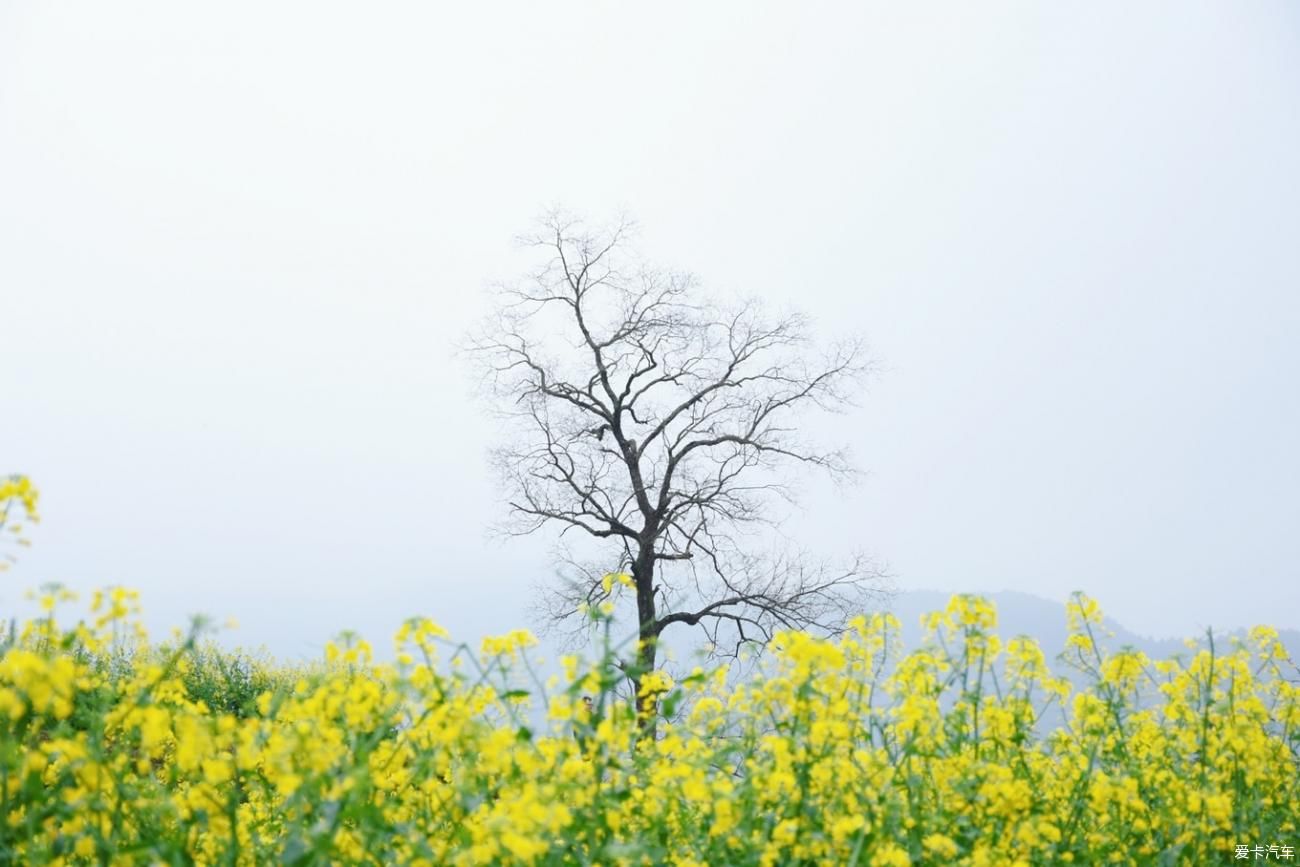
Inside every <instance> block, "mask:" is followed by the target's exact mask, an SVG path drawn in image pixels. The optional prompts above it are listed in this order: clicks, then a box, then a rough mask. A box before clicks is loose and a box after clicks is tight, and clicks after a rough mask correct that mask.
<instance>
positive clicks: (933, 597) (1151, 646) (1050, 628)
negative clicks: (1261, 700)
mask: <svg viewBox="0 0 1300 867" xmlns="http://www.w3.org/2000/svg"><path fill="white" fill-rule="evenodd" d="M952 595H953V594H951V593H947V592H940V591H937V590H912V591H906V592H902V593H899V594H898V596H897V597H895V598H894V599H893V601H892V602H891V603H890V604H889V605H888V606H886V607H887V608H888V609H889V610H890V611H892V612H893V614H894V616H896V617H897V618H898V620H899V622H900V623H901V624H902V628H903V642H904V644H903V646H904V647H905V648H907V649H911V648H915V647H917V646H919V644H920V643H921V625H920V619H921V615H922V614H925V613H927V612H930V611H936V610H938V611H941V610H943V609H944V608H945V607H946V606H947V605H948V600H949V599H950V598H951V597H952ZM974 595H977V596H982V597H984V598H986V599H988V600H989V601H991V602H992V603H993V604H994V605H995V606H996V607H997V612H998V625H997V629H996V632H997V634H998V635H999V636H1000V637H1001V638H1002V639H1003V640H1006V639H1009V638H1014V637H1015V636H1017V635H1028V636H1030V637H1032V638H1036V639H1038V643H1039V645H1040V646H1041V647H1042V648H1043V653H1044V654H1046V655H1047V658H1048V659H1049V660H1050V659H1052V658H1053V657H1055V656H1056V655H1057V654H1058V653H1060V652H1061V651H1062V650H1064V649H1065V640H1066V638H1067V637H1068V636H1069V629H1068V628H1067V620H1066V613H1065V605H1064V604H1063V603H1060V602H1053V601H1052V600H1050V599H1044V598H1042V597H1041V596H1035V595H1033V594H1032V593H1021V592H1018V591H1012V590H1004V591H1000V592H997V593H977V594H974ZM1102 610H1103V611H1104V610H1105V606H1104V605H1103V607H1102ZM1105 628H1106V630H1107V631H1109V632H1110V633H1111V635H1110V636H1103V635H1098V639H1099V641H1100V643H1101V644H1102V646H1103V647H1105V648H1107V649H1109V650H1112V651H1114V650H1118V649H1120V648H1122V647H1133V648H1135V649H1138V650H1141V651H1143V652H1144V653H1146V654H1147V656H1150V657H1152V658H1153V659H1163V658H1166V657H1169V656H1172V655H1173V654H1175V653H1184V654H1185V653H1186V652H1187V646H1186V644H1184V643H1183V642H1184V638H1204V637H1205V636H1204V634H1200V635H1187V636H1180V637H1177V638H1150V637H1147V636H1144V635H1139V634H1138V633H1136V632H1133V631H1131V630H1129V629H1126V628H1125V627H1124V626H1123V625H1122V624H1120V623H1118V622H1117V621H1115V620H1114V619H1112V618H1110V617H1107V618H1106V621H1105ZM1247 632H1248V630H1246V629H1233V630H1223V631H1222V632H1221V631H1219V630H1218V629H1216V630H1215V631H1214V637H1215V644H1216V646H1218V645H1219V641H1220V640H1222V641H1223V644H1222V645H1221V646H1223V647H1224V648H1225V649H1227V648H1228V647H1230V646H1231V640H1232V639H1233V638H1245V637H1246V634H1247ZM1278 637H1279V638H1281V640H1282V644H1283V645H1284V646H1285V647H1286V648H1287V650H1289V651H1290V653H1291V658H1292V659H1296V660H1300V631H1297V630H1294V629H1279V630H1278Z"/></svg>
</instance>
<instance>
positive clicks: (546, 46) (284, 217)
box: [0, 0, 1300, 656]
mask: <svg viewBox="0 0 1300 867" xmlns="http://www.w3.org/2000/svg"><path fill="white" fill-rule="evenodd" d="M1298 48H1300V8H1298V7H1296V6H1295V5H1294V4H1288V3H1275V4H1270V3H1235V4H1224V3H1181V2H1180V3H1172V2H1171V3H1164V4H1161V3H1151V4H1137V5H1135V4H1128V3H1100V4H1086V5H1074V6H1070V7H1066V6H1062V5H1055V4H1053V5H1046V4H1042V5H1037V4H1009V3H998V4H979V5H978V6H972V5H964V4H951V5H948V4H891V5H889V6H883V5H882V6H872V7H860V5H859V4H842V5H840V4H821V3H805V4H781V5H778V4H754V3H735V4H725V5H724V4H717V5H715V4H663V3H659V4H653V5H643V6H638V7H636V8H633V7H632V6H631V5H630V4H613V3H575V4H550V3H548V4H533V3H520V4H509V5H506V4H491V3H482V4H479V3H475V4H455V5H451V4H446V5H443V4H396V3H394V4H352V5H349V6H343V5H332V4H323V3H310V4H309V3H283V4H265V3H238V2H223V3H220V4H210V5H207V6H205V7H203V8H199V7H196V6H192V5H190V4H171V3H161V2H160V3H149V4H133V3H125V2H124V3H114V4H102V3H67V4H41V3H35V2H30V3H15V2H3V0H0V473H8V472H22V473H26V474H28V475H30V476H31V477H32V479H33V481H34V482H35V483H36V484H37V485H38V486H39V487H40V488H41V490H42V493H43V500H42V505H43V509H42V511H43V517H44V521H43V523H42V524H41V525H40V526H39V527H38V528H35V529H34V530H33V531H32V532H31V533H30V534H29V535H30V537H31V538H32V540H33V541H34V547H33V548H32V549H30V550H26V551H23V550H19V551H18V552H17V553H18V554H19V556H20V558H21V559H20V561H19V563H18V564H17V566H16V567H15V568H13V569H11V570H10V571H9V572H7V573H3V574H0V613H4V614H5V615H6V616H8V614H9V613H11V612H13V611H15V610H17V608H18V607H20V605H21V595H22V592H23V591H24V590H26V589H28V588H30V587H34V586H36V585H37V584H39V583H41V582H44V581H48V580H57V581H61V582H63V583H64V584H66V585H68V586H70V587H72V588H75V589H79V590H82V591H88V590H90V589H92V588H95V587H99V586H104V585H106V584H110V583H123V584H127V585H129V586H132V587H135V588H138V589H140V590H141V591H142V592H143V594H144V603H145V608H146V612H147V614H148V619H149V622H150V624H151V626H153V627H154V628H156V629H159V630H162V629H164V628H165V627H167V626H170V625H174V624H179V623H182V622H183V618H184V617H185V615H186V614H188V613H190V612H196V611H204V612H208V613H210V614H212V615H214V616H216V617H217V618H218V619H222V618H225V617H228V616H229V617H234V618H236V619H237V620H238V621H239V622H240V624H241V626H240V628H239V629H238V630H237V631H236V632H234V633H232V634H231V636H230V637H229V638H228V639H227V640H229V641H231V642H239V643H245V644H250V645H257V644H265V645H266V646H267V647H268V648H270V649H271V650H272V651H274V652H276V653H279V654H283V655H287V656H299V655H315V654H317V653H319V651H320V649H321V647H322V645H323V643H324V642H325V641H326V640H327V639H328V638H329V637H330V636H332V635H333V634H335V633H336V632H337V631H338V630H340V629H343V628H352V629H356V630H359V631H360V632H362V633H363V634H365V635H367V636H368V637H370V638H372V640H374V641H375V643H376V645H377V646H386V645H387V639H388V637H389V635H390V634H391V632H392V631H393V629H394V628H395V627H396V626H397V624H398V623H399V622H400V621H401V620H402V619H403V618H404V617H406V616H408V615H412V614H416V613H426V614H429V615H431V616H433V617H434V618H435V619H437V620H439V621H440V622H442V623H444V624H445V625H446V626H448V627H449V628H451V629H452V630H453V632H454V633H455V634H456V635H458V636H461V637H466V638H477V637H479V636H481V635H482V634H485V633H490V632H501V631H505V630H507V629H510V628H513V627H516V626H520V625H527V624H528V621H527V618H526V611H527V608H528V605H529V602H530V600H531V593H530V587H531V586H532V585H533V584H534V583H535V582H537V581H539V580H542V581H544V580H546V579H547V578H548V576H550V575H551V574H552V566H551V563H550V562H549V560H548V557H547V551H548V550H549V542H548V538H545V537H539V538H535V539H529V540H524V541H516V542H513V543H510V544H506V545H502V544H499V543H495V542H492V541H490V540H489V539H488V538H487V537H486V536H485V529H486V527H487V526H488V524H489V523H491V522H492V521H493V520H495V519H497V518H499V517H501V516H502V514H503V511H502V510H503V509H504V505H503V504H502V503H501V502H500V500H499V497H498V492H497V490H496V489H495V488H494V485H493V480H492V477H491V476H490V474H489V471H488V466H487V461H486V448H487V445H488V444H489V443H490V442H491V441H492V439H493V438H494V436H495V432H494V428H493V425H494V422H492V421H490V420H489V418H488V417H487V416H486V414H485V413H484V412H483V411H482V408H481V407H480V406H479V405H478V404H476V402H475V400H474V395H473V388H472V381H471V380H470V378H469V376H468V375H467V372H466V370H465V368H464V365H463V364H462V363H461V362H460V361H458V360H457V359H456V358H455V357H454V355H453V349H454V346H455V344H456V343H457V341H458V340H459V339H460V337H461V336H462V334H463V333H464V332H465V331H466V330H467V329H469V328H470V327H472V326H473V325H474V324H475V322H476V321H477V319H478V317H479V316H481V315H482V314H483V313H484V312H485V311H486V309H487V298H486V297H485V295H484V293H485V292H486V290H487V287H488V286H489V285H490V284H491V283H492V281H494V280H498V279H511V278H514V277H516V276H518V275H520V274H521V273H522V272H523V271H525V270H526V269H527V268H528V267H530V265H532V264H533V263H534V262H535V260H533V259H531V258H530V257H529V256H528V255H526V254H524V253H523V252H521V251H520V250H518V249H517V248H516V247H515V246H514V244H513V243H512V239H513V238H514V236H515V235H517V234H519V233H521V232H526V231H528V230H529V229H530V228H532V225H533V223H532V221H533V219H534V217H535V216H536V215H538V214H539V213H540V212H541V211H542V209H543V208H544V207H546V206H548V205H552V204H563V205H566V206H568V207H569V208H572V209H574V210H576V211H579V212H581V213H585V214H586V215H588V216H589V217H590V218H592V220H593V221H595V222H600V221H602V220H604V219H606V218H608V217H610V216H612V215H613V214H614V213H615V212H617V211H619V210H626V211H628V212H629V213H630V214H631V215H633V216H634V217H635V218H636V219H637V220H638V221H639V223H640V225H641V234H640V242H639V246H640V248H641V249H642V250H643V251H644V253H645V254H646V255H647V256H648V257H649V258H650V259H652V260H654V261H656V262H658V263H661V264H663V265H666V266H672V267H677V268H683V269H689V270H692V271H694V272H695V273H696V274H697V275H698V276H699V277H700V279H701V281H702V283H703V284H704V286H705V287H708V288H710V289H712V290H715V291H718V292H722V293H753V294H756V295H758V296H761V297H763V298H765V299H767V300H768V301H770V302H771V304H772V305H773V306H775V307H777V308H780V307H782V306H786V305H792V306H795V307H798V308H801V309H803V310H804V311H806V312H807V313H808V314H810V315H811V316H812V317H813V319H814V321H815V323H816V324H817V326H818V327H819V329H820V330H821V331H822V333H824V334H826V335H827V336H828V337H832V336H835V335H836V334H841V333H844V332H850V331H851V332H859V333H862V334H865V335H866V336H867V338H868V339H869V340H870V342H871V345H872V347H873V351H874V353H875V356H876V358H877V359H878V360H879V362H880V363H881V366H882V372H881V373H880V374H879V375H878V376H876V377H875V379H874V380H873V381H872V384H871V387H870V389H869V391H868V393H867V394H866V396H865V398H864V401H863V405H862V407H861V409H860V410H857V411H854V412H853V413H851V414H849V415H846V416H843V417H839V418H832V419H829V420H817V421H813V422H810V423H812V424H815V425H816V429H817V430H818V431H819V432H820V433H821V434H823V435H825V436H827V437H829V438H831V440H832V441H836V440H842V441H844V442H847V443H850V444H851V445H852V447H853V450H854V453H855V455H856V457H857V461H858V464H859V466H860V467H862V468H863V469H865V470H866V471H867V472H868V476H867V478H866V480H865V482H864V484H862V485H861V486H860V487H858V488H856V489H855V490H853V491H852V492H850V493H849V494H848V495H841V494H838V493H836V492H835V491H834V489H832V488H831V487H830V486H824V485H820V484H810V485H809V486H808V488H807V490H806V496H805V498H804V501H803V504H802V508H801V509H800V510H799V511H798V512H797V513H796V514H795V515H794V516H793V517H792V520H791V523H790V525H789V533H790V535H791V536H793V537H795V538H796V539H798V540H799V541H800V542H802V543H805V544H807V545H809V546H811V547H814V548H816V549H818V550H819V551H823V552H824V553H827V554H837V553H842V552H847V551H848V550H849V549H852V548H866V549H868V550H870V551H873V552H875V554H876V555H877V556H878V557H879V558H880V559H881V560H883V561H885V562H887V563H888V565H889V568H890V570H891V572H892V573H893V575H894V576H895V580H896V584H897V586H898V588H899V589H901V590H916V589H929V590H940V591H959V590H960V591H981V590H983V591H996V590H1003V589H1006V590H1014V591H1023V592H1027V593H1033V594H1036V595H1038V596H1042V597H1045V598H1048V599H1052V600H1057V601H1060V600H1063V599H1064V598H1065V597H1066V595H1067V594H1068V593H1069V592H1070V591H1072V590H1074V589H1083V590H1086V591H1087V592H1089V593H1091V594H1092V595H1094V596H1096V597H1097V598H1098V599H1099V600H1100V602H1101V604H1102V607H1103V608H1104V609H1105V610H1106V611H1107V613H1108V614H1109V615H1111V616H1112V617H1114V618H1115V619H1116V620H1118V621H1120V622H1122V623H1123V624H1124V625H1125V626H1127V627H1128V628H1129V629H1132V630H1134V631H1136V632H1139V633H1146V634H1150V635H1184V634H1190V633H1193V632H1195V631H1196V630H1198V629H1199V628H1201V627H1203V626H1205V625H1209V624H1213V625H1215V626H1217V627H1222V628H1231V627H1235V626H1241V625H1246V624H1251V623H1256V622H1270V623H1273V624H1275V625H1277V626H1281V627H1292V628H1295V627H1300V566H1298V565H1297V564H1298V563H1300V502H1298V500H1300V493H1298V492H1300V453H1298V451H1297V448H1296V443H1297V440H1298V435H1300V387H1298V386H1297V373H1300V340H1297V335H1298V334H1300V244H1298V243H1297V239H1300V207H1298V206H1297V201H1298V196H1300V157H1298V156H1297V155H1300V51H1298V50H1297V49H1298Z"/></svg>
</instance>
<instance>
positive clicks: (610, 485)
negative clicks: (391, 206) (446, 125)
mask: <svg viewBox="0 0 1300 867" xmlns="http://www.w3.org/2000/svg"><path fill="white" fill-rule="evenodd" d="M628 234H629V225H628V224H627V223H626V221H624V222H620V223H618V224H616V225H614V226H612V227H610V228H606V229H602V230H599V231H588V230H586V229H584V227H583V226H582V224H581V223H579V222H576V221H574V220H571V219H568V218H566V217H565V216H563V215H562V214H558V213H557V214H552V215H550V216H549V217H548V218H546V219H545V220H544V221H543V223H542V225H541V229H540V231H539V232H538V233H537V234H536V235H534V236H532V237H529V238H526V239H524V240H525V243H526V244H529V245H531V246H533V247H536V248H538V249H540V250H542V251H544V252H545V254H546V262H545V264H544V265H543V266H542V267H541V268H540V270H538V271H537V272H536V273H534V274H531V275H530V276H529V277H528V278H527V279H526V280H524V281H523V282H522V283H520V284H519V285H515V286H506V287H502V288H501V289H500V290H499V297H498V299H497V300H498V302H499V303H498V304H497V306H496V309H495V311H494V314H493V316H492V318H491V319H490V320H489V321H488V322H487V323H486V324H485V326H484V327H483V328H482V329H481V331H480V332H479V333H477V334H476V335H475V336H473V337H472V338H471V339H470V343H469V347H468V348H469V351H470V352H471V353H472V354H473V355H474V356H475V357H476V358H477V360H478V361H479V362H480V363H481V365H482V367H481V371H482V373H483V376H484V379H483V382H484V387H485V389H486V390H487V391H488V392H489V393H490V394H491V395H492V396H493V397H494V398H495V401H494V403H495V406H496V407H497V408H498V409H499V411H500V412H501V413H502V414H503V415H504V416H505V417H506V418H507V419H508V425H507V429H508V430H509V431H510V432H511V433H510V434H508V439H507V441H505V442H503V443H502V444H500V445H499V446H498V447H497V448H495V449H494V450H493V453H492V454H493V460H494V463H495V466H496V468H497V470H498V471H499V473H500V475H501V478H502V480H503V482H504V484H505V487H506V490H507V492H508V496H509V510H510V511H509V518H508V520H507V522H506V524H505V525H504V529H505V530H506V532H509V533H513V534H529V533H533V532H536V531H538V530H540V529H542V528H543V527H546V526H548V525H554V526H558V527H559V528H561V534H560V535H561V538H564V537H565V536H567V535H568V534H569V533H570V532H571V531H580V534H581V535H583V536H585V537H588V538H589V539H594V540H598V541H599V543H600V546H599V547H602V548H603V549H604V554H605V558H604V560H603V563H602V564H601V565H600V566H593V565H591V563H590V562H583V561H581V560H580V559H578V558H576V557H569V558H567V563H568V566H569V567H570V569H569V572H570V576H571V580H570V581H569V582H568V583H567V585H563V586H560V587H558V588H555V589H553V590H552V591H551V592H550V593H549V594H548V598H547V601H546V607H545V611H546V612H547V614H548V617H549V619H550V620H551V622H552V624H553V625H556V626H560V627H562V626H563V624H564V623H566V622H570V621H571V619H577V618H576V617H575V615H576V614H577V612H578V611H579V610H580V609H581V606H582V603H587V604H589V605H596V604H599V603H601V602H602V601H604V600H605V599H606V598H607V597H608V595H609V590H608V588H607V587H606V585H605V583H604V582H602V580H601V579H602V577H603V576H604V575H605V574H607V573H609V572H611V571H614V569H613V568H612V567H614V565H615V563H614V561H615V560H617V569H618V570H620V571H623V572H626V573H627V574H630V576H631V579H632V582H631V583H632V585H633V590H634V593H635V602H636V618H637V623H638V629H639V637H640V641H639V645H638V651H637V657H636V659H635V661H634V662H633V663H632V664H631V665H629V666H628V668H627V671H628V674H629V676H630V677H631V679H632V685H633V687H634V688H636V689H637V691H638V694H639V684H640V675H641V674H642V673H644V672H646V671H649V670H651V669H653V668H654V667H655V663H656V654H657V647H658V641H659V637H660V635H661V634H662V633H663V631H664V630H665V629H667V628H668V627H670V626H673V625H674V624H683V625H687V626H695V627H700V628H702V629H703V630H704V631H705V632H706V633H707V634H708V637H709V640H710V641H711V642H712V644H713V645H714V647H715V648H723V645H726V648H729V649H730V650H731V651H732V652H735V651H737V650H738V649H739V647H740V646H741V645H742V644H743V643H744V642H747V641H759V642H765V641H767V640H768V639H770V638H771V637H772V635H773V634H774V633H775V632H776V631H777V630H780V629H784V628H802V629H814V630H821V631H825V632H832V633H833V632H836V631H838V630H841V629H842V628H843V626H844V622H845V620H846V617H847V616H848V615H849V614H851V613H855V612H857V611H860V610H861V609H862V608H863V606H864V604H865V603H866V601H867V597H868V596H869V595H871V594H872V593H874V592H876V591H877V590H878V589H879V587H880V581H879V579H880V578H881V575H880V572H879V571H878V570H877V569H875V568H874V567H873V565H872V564H871V562H870V560H869V559H867V558H865V557H862V556H858V557H855V558H854V559H852V560H851V562H849V563H848V564H847V565H844V566H842V567H839V568H835V567H833V566H832V565H831V564H829V563H827V562H824V561H817V560H814V559H813V558H810V557H807V556H803V555H792V554H789V553H783V552H780V551H778V552H777V553H776V554H769V553H767V552H766V551H765V550H764V544H763V542H761V541H759V540H758V538H757V536H756V533H755V530H756V529H760V528H762V529H766V528H769V527H772V526H774V525H775V523H776V520H777V518H776V516H775V513H774V509H773V507H774V506H777V505H779V503H780V502H781V501H786V502H793V495H794V488H793V487H792V486H793V484H794V481H795V478H794V477H793V476H792V475H791V473H790V472H789V471H791V470H795V469H802V468H814V469H817V470H821V471H824V472H825V473H828V474H830V476H832V477H833V478H835V479H837V480H840V481H845V480H849V479H851V478H852V477H853V475H854V473H855V471H854V469H853V467H852V466H851V464H850V463H849V461H848V459H847V456H846V454H845V452H844V451H843V450H838V449H834V450H823V449H818V448H816V447H814V446H813V445H811V444H809V443H807V442H805V441H804V440H803V439H802V438H801V437H800V436H799V434H798V432H797V429H796V428H797V426H798V422H799V419H800V414H801V413H803V412H805V411H807V410H811V409H816V410H825V411H829V412H838V411H840V410H842V409H844V408H845V407H846V406H849V405H851V401H852V399H853V398H854V396H855V394H856V391H857V388H858V386H859V385H860V383H861V380H862V378H863V376H864V374H865V373H866V372H867V371H868V368H869V360H868V358H867V355H866V353H865V349H864V346H863V344H862V342H861V341H860V340H857V339H854V340H848V341H843V342H840V343H836V344H833V345H830V346H828V347H827V348H826V351H824V352H821V353H817V352H815V348H814V347H813V346H812V345H811V341H810V337H809V328H808V322H807V320H806V318H805V317H803V316H802V315H799V314H789V315H783V316H777V317H771V316H768V315H767V314H766V313H765V312H764V310H763V309H762V307H761V306H760V305H759V304H757V303H756V302H753V301H748V302H740V303H736V304H732V305H729V306H727V305H720V304H717V303H713V302H711V301H710V300H708V299H707V298H705V297H704V296H702V295H701V294H700V293H699V292H698V290H697V287H696V283H695V281H694V279H693V278H692V277H691V276H689V275H686V274H680V273H674V272H667V271H662V270H657V269H654V268H651V267H649V266H647V265H645V264H643V263H641V262H640V261H639V260H638V259H637V258H636V257H635V256H634V255H633V254H632V253H631V252H630V250H629V249H628V245H627V237H628ZM726 648H724V649H723V652H726Z"/></svg>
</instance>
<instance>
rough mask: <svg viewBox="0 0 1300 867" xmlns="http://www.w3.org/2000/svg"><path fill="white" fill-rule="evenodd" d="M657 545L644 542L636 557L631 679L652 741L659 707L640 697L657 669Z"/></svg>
mask: <svg viewBox="0 0 1300 867" xmlns="http://www.w3.org/2000/svg"><path fill="white" fill-rule="evenodd" d="M654 571H655V557H654V543H653V542H642V543H641V545H640V546H639V549H638V551H637V558H636V560H635V561H634V562H633V563H632V581H633V583H634V584H635V585H636V613H637V623H638V629H637V638H638V642H637V653H636V670H637V674H636V676H635V677H633V678H632V688H633V689H635V690H636V709H637V714H638V716H639V717H640V719H641V729H642V732H643V733H644V734H645V735H646V736H648V737H650V738H653V737H654V734H655V717H656V716H657V708H656V707H655V702H654V701H646V700H644V699H643V697H642V695H641V676H642V675H643V674H648V673H650V672H651V671H653V670H654V667H655V657H656V655H657V653H658V648H657V644H658V640H659V632H658V629H657V620H658V616H657V614H656V612H655V596H654Z"/></svg>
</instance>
